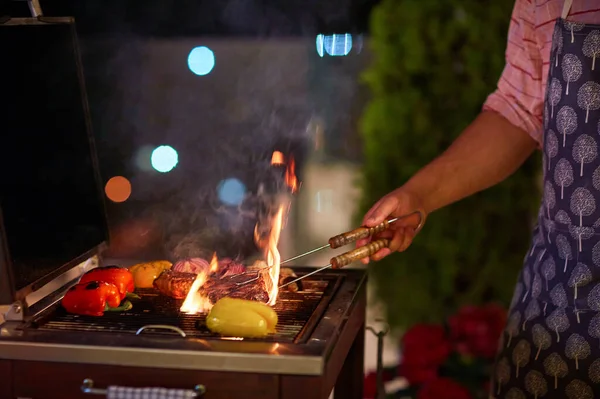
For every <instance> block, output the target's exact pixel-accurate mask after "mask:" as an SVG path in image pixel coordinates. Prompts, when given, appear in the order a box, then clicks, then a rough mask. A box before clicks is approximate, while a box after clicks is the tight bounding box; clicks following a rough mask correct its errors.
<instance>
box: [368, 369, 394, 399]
mask: <svg viewBox="0 0 600 399" xmlns="http://www.w3.org/2000/svg"><path fill="white" fill-rule="evenodd" d="M393 378H394V375H392V373H390V372H388V371H387V370H384V371H383V382H384V383H385V382H388V381H390V380H392V379H393ZM363 387H364V388H363V398H365V399H373V398H375V391H376V390H377V372H375V371H372V372H370V373H368V374H367V375H365V379H364V382H363Z"/></svg>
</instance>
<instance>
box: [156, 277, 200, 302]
mask: <svg viewBox="0 0 600 399" xmlns="http://www.w3.org/2000/svg"><path fill="white" fill-rule="evenodd" d="M194 280H196V274H194V273H184V272H176V271H173V270H165V271H164V272H162V273H161V274H160V275H159V276H158V277H157V279H156V280H154V283H153V286H154V288H156V289H157V290H158V291H159V292H160V293H161V294H163V295H166V296H170V297H171V298H175V299H183V298H185V297H186V296H187V294H188V292H189V291H190V288H192V284H193V283H194Z"/></svg>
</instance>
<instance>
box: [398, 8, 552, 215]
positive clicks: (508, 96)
mask: <svg viewBox="0 0 600 399" xmlns="http://www.w3.org/2000/svg"><path fill="white" fill-rule="evenodd" d="M535 10H536V9H535V3H534V2H531V1H530V0H516V2H515V5H514V8H513V12H512V16H511V22H510V28H509V31H508V40H507V46H506V64H505V68H504V71H503V72H502V76H501V77H500V80H499V82H498V88H497V90H496V91H495V92H494V93H492V94H491V95H490V96H489V97H488V99H487V101H486V103H485V105H484V111H483V112H482V113H481V114H480V115H479V116H478V117H477V119H475V121H474V122H473V123H471V125H469V127H467V129H466V130H465V131H464V132H463V133H462V134H461V135H460V136H459V138H458V139H457V140H456V141H455V142H454V143H453V144H452V146H451V147H450V148H448V150H446V151H445V152H444V153H443V154H442V155H441V156H440V157H438V158H437V159H435V160H434V161H433V162H432V163H430V164H429V165H427V166H425V167H424V168H423V169H422V170H421V171H420V172H418V173H417V174H416V175H415V176H414V177H413V178H412V179H410V181H409V182H408V183H407V184H406V185H405V186H404V188H405V189H406V190H408V191H409V192H411V193H413V194H414V195H416V196H417V197H418V198H419V199H420V200H421V201H422V202H423V204H422V206H423V207H424V208H425V210H426V211H428V212H431V211H433V210H436V209H438V208H440V207H443V206H445V205H448V204H450V203H452V202H455V201H458V200H460V199H462V198H464V197H467V196H469V195H471V194H474V193H476V192H478V191H481V190H484V189H486V188H488V187H490V186H493V185H494V184H497V183H499V182H501V181H502V180H504V179H505V178H507V177H508V176H510V175H511V174H512V173H513V172H515V171H516V170H517V168H519V166H521V165H522V164H523V162H524V161H525V160H526V159H527V158H528V157H529V156H530V155H531V153H532V152H533V151H534V149H535V147H536V144H537V145H541V141H542V135H541V133H542V126H541V119H542V107H543V96H544V87H543V86H542V56H541V53H540V46H539V45H538V41H537V37H536V32H535V29H534V26H535V18H534V13H535Z"/></svg>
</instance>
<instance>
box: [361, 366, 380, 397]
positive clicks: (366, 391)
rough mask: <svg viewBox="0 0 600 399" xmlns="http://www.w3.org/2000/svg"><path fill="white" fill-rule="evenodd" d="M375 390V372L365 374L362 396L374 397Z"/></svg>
mask: <svg viewBox="0 0 600 399" xmlns="http://www.w3.org/2000/svg"><path fill="white" fill-rule="evenodd" d="M376 390H377V373H375V372H372V373H369V374H367V375H366V376H365V380H364V383H363V398H364V399H373V398H375V391H376Z"/></svg>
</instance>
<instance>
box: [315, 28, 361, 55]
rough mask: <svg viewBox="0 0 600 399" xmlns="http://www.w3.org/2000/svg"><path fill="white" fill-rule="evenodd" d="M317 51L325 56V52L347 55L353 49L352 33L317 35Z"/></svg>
mask: <svg viewBox="0 0 600 399" xmlns="http://www.w3.org/2000/svg"><path fill="white" fill-rule="evenodd" d="M316 44H317V53H318V54H319V55H320V56H321V57H323V56H324V55H325V53H327V54H329V55H331V56H334V57H337V56H345V55H348V54H349V53H350V50H352V35H351V34H350V33H344V34H333V35H323V34H319V35H317V43H316Z"/></svg>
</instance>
